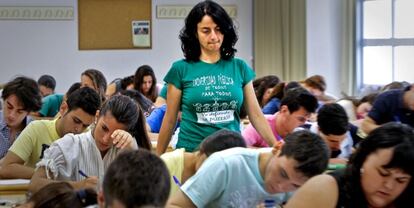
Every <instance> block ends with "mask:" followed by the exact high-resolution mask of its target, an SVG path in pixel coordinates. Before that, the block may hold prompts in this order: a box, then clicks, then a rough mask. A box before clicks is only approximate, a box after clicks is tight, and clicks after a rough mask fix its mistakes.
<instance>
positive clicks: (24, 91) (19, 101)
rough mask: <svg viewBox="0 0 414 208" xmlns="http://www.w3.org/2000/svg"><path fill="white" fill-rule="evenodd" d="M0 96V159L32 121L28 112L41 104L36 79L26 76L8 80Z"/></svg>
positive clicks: (35, 109)
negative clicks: (0, 107)
mask: <svg viewBox="0 0 414 208" xmlns="http://www.w3.org/2000/svg"><path fill="white" fill-rule="evenodd" d="M1 97H2V99H3V101H4V104H5V107H4V109H3V110H2V111H0V159H2V158H3V157H4V156H5V155H6V153H7V150H8V149H9V148H10V146H11V145H12V144H13V142H14V141H15V139H16V138H17V137H18V136H19V135H20V133H21V132H22V130H23V129H24V128H25V127H26V126H27V125H28V124H29V123H30V122H31V121H32V119H31V118H30V116H28V115H29V113H30V112H32V111H37V110H39V109H40V106H41V104H42V101H41V96H40V91H39V88H38V86H37V83H36V81H34V80H32V79H30V78H27V77H17V78H15V79H13V80H12V81H10V82H8V83H7V84H6V85H5V86H4V89H3V92H2V95H1ZM0 178H1V177H0Z"/></svg>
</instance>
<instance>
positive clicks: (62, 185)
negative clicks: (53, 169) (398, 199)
mask: <svg viewBox="0 0 414 208" xmlns="http://www.w3.org/2000/svg"><path fill="white" fill-rule="evenodd" d="M96 197H97V194H96V192H95V190H93V189H81V190H78V191H76V190H75V189H74V188H73V187H72V186H71V185H70V184H69V183H67V182H57V183H50V184H48V185H46V186H45V187H43V188H42V189H40V190H39V191H38V192H36V193H35V194H33V196H32V197H31V198H30V199H29V201H28V202H32V203H33V205H34V208H45V207H54V208H77V207H79V208H81V207H86V206H89V205H94V204H96V203H97V201H96V200H97V199H96Z"/></svg>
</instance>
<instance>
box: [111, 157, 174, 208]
mask: <svg viewBox="0 0 414 208" xmlns="http://www.w3.org/2000/svg"><path fill="white" fill-rule="evenodd" d="M103 192H104V197H105V203H106V204H109V205H110V204H112V203H113V201H114V200H117V201H120V202H121V203H122V204H123V205H124V206H125V207H142V206H154V207H164V206H165V204H166V202H167V199H168V196H169V194H170V174H169V172H168V169H167V167H166V165H165V164H164V162H163V161H162V160H161V159H160V158H159V157H158V156H156V155H155V154H153V153H151V152H150V151H148V150H144V149H139V150H136V151H126V152H123V153H121V154H119V155H118V156H117V158H116V159H115V160H114V161H113V162H112V163H111V165H110V166H109V167H108V170H107V171H106V173H105V177H104V181H103Z"/></svg>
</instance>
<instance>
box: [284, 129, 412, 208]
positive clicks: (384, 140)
mask: <svg viewBox="0 0 414 208" xmlns="http://www.w3.org/2000/svg"><path fill="white" fill-rule="evenodd" d="M413 164H414V132H413V129H412V128H410V127H408V126H407V125H404V124H398V123H388V124H385V125H383V126H381V127H379V128H377V129H375V130H374V131H372V132H371V133H370V134H369V135H368V137H367V138H366V139H365V140H363V141H362V142H361V144H360V146H359V148H358V149H357V150H356V153H355V155H353V156H352V157H351V160H350V162H349V165H348V166H347V168H346V169H341V170H337V171H335V172H332V173H329V174H327V175H320V176H316V177H314V178H312V179H310V180H309V181H308V182H306V183H305V185H303V186H302V187H301V188H300V189H299V190H298V191H297V192H296V193H295V194H294V195H293V197H292V198H291V199H290V200H289V201H288V204H287V205H286V208H307V207H326V208H334V207H343V208H355V207H375V208H400V207H407V208H408V207H413V200H412V197H413V196H414V183H413V179H412V177H413V176H414V167H413Z"/></svg>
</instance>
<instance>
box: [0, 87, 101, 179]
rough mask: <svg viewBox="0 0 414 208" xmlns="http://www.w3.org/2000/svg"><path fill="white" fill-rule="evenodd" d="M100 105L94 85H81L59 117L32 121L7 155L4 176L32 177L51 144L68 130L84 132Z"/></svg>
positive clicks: (3, 166)
mask: <svg viewBox="0 0 414 208" xmlns="http://www.w3.org/2000/svg"><path fill="white" fill-rule="evenodd" d="M99 106H100V99H99V95H98V94H97V93H96V92H95V91H94V90H92V89H90V88H81V89H79V90H76V91H75V92H73V93H72V94H71V95H70V96H69V97H68V100H67V101H66V102H65V104H64V106H63V107H62V110H61V115H62V116H60V117H59V118H58V119H56V120H38V121H33V122H31V123H30V124H29V125H28V126H27V127H26V128H25V129H24V130H23V131H22V133H21V134H20V135H19V137H18V138H17V139H16V141H15V142H14V144H13V145H12V146H11V147H10V149H9V151H8V152H7V154H6V156H5V157H4V159H3V163H2V164H1V167H0V178H3V179H6V178H31V177H32V175H33V173H34V167H35V165H36V163H37V162H38V161H39V160H40V159H42V158H43V155H44V154H43V152H44V151H45V150H46V149H47V148H48V147H49V145H50V144H51V143H52V142H54V141H56V140H57V139H59V138H61V137H63V136H64V135H65V134H67V133H75V134H79V133H81V132H83V131H84V130H85V129H86V128H87V127H88V126H89V125H90V124H91V123H92V122H93V119H94V116H95V114H96V111H97V110H98V108H99Z"/></svg>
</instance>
